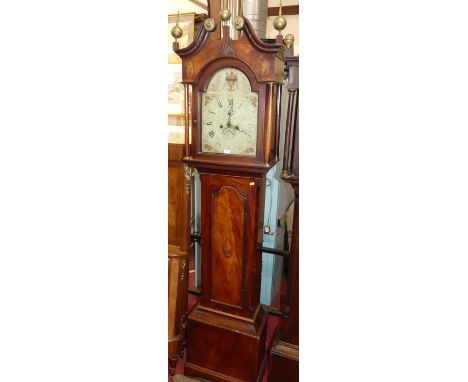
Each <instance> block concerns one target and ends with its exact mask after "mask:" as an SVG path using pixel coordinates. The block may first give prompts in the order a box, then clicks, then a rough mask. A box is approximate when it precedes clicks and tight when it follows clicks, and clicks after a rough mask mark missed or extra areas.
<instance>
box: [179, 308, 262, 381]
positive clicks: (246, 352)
mask: <svg viewBox="0 0 468 382" xmlns="http://www.w3.org/2000/svg"><path fill="white" fill-rule="evenodd" d="M265 342H266V313H265V311H264V310H263V308H261V307H260V309H259V310H258V313H257V315H256V317H255V319H254V320H247V319H242V318H239V317H234V316H226V315H223V314H220V313H216V312H214V311H209V310H205V309H203V308H201V307H200V306H197V307H196V308H195V309H194V310H193V311H192V313H191V314H190V315H189V317H188V320H187V362H186V364H185V374H186V375H188V376H191V377H199V378H205V379H208V380H210V381H226V382H257V381H260V380H261V378H262V376H263V372H264V369H265V362H266V353H265Z"/></svg>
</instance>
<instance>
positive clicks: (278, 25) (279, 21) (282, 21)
mask: <svg viewBox="0 0 468 382" xmlns="http://www.w3.org/2000/svg"><path fill="white" fill-rule="evenodd" d="M282 8H283V4H282V1H281V0H280V5H279V12H278V13H279V15H278V16H276V17H275V19H274V20H273V26H274V27H275V29H276V30H277V31H278V32H279V33H280V34H281V31H282V30H283V29H284V28H286V25H288V22H287V20H286V18H285V17H284V16H283V15H282Z"/></svg>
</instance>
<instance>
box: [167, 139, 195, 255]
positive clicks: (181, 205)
mask: <svg viewBox="0 0 468 382" xmlns="http://www.w3.org/2000/svg"><path fill="white" fill-rule="evenodd" d="M183 156H184V145H181V144H169V145H168V244H171V245H175V246H177V247H180V249H181V250H183V251H188V252H190V250H189V247H190V192H189V193H187V192H186V190H185V173H184V164H183V163H182V158H183Z"/></svg>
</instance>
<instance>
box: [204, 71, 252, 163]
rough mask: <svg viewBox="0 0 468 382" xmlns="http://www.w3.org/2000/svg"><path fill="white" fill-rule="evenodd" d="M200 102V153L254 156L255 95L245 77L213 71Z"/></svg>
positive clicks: (230, 72) (239, 74) (243, 75)
mask: <svg viewBox="0 0 468 382" xmlns="http://www.w3.org/2000/svg"><path fill="white" fill-rule="evenodd" d="M201 102H202V105H201V110H202V118H201V149H202V152H207V153H221V154H234V155H250V156H255V154H256V150H257V116H258V93H256V92H252V91H251V88H250V82H249V80H248V78H247V76H246V75H245V74H244V73H242V72H241V71H240V70H238V69H235V68H224V69H221V70H219V71H217V72H216V73H215V74H214V75H213V77H212V78H211V80H210V82H209V84H208V87H207V90H206V92H204V93H201Z"/></svg>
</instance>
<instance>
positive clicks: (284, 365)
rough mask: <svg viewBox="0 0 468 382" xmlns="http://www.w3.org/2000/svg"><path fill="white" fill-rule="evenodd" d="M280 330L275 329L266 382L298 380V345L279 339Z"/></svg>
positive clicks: (292, 381)
mask: <svg viewBox="0 0 468 382" xmlns="http://www.w3.org/2000/svg"><path fill="white" fill-rule="evenodd" d="M280 333H281V332H280V330H277V331H276V334H275V339H274V341H273V346H272V347H271V350H270V363H269V369H268V382H284V381H288V382H298V381H299V347H298V346H296V345H293V344H290V343H288V342H283V341H281V339H280Z"/></svg>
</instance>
